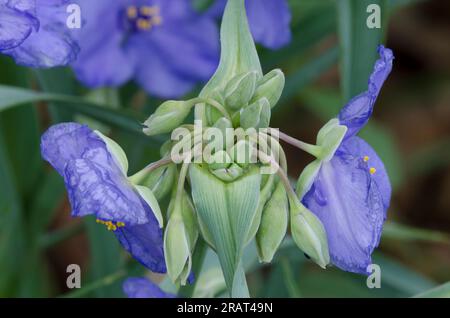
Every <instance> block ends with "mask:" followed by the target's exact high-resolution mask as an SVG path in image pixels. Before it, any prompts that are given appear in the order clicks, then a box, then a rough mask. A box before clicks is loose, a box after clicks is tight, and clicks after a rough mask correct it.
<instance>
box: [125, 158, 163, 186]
mask: <svg viewBox="0 0 450 318" xmlns="http://www.w3.org/2000/svg"><path fill="white" fill-rule="evenodd" d="M170 163H172V159H171V158H170V157H167V158H162V159H161V160H158V161H155V162H152V163H151V164H149V165H148V166H147V167H145V168H144V169H142V170H141V171H138V172H137V173H135V174H134V175H132V176H131V177H128V180H129V181H130V182H131V183H133V184H139V183H140V182H141V181H142V180H143V179H144V178H145V176H146V175H147V174H149V173H150V172H152V171H154V170H156V169H158V168H161V167H162V166H165V165H168V164H170Z"/></svg>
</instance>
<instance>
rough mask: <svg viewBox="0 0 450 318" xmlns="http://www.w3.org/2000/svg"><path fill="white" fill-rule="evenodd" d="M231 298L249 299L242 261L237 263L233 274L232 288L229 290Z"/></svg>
mask: <svg viewBox="0 0 450 318" xmlns="http://www.w3.org/2000/svg"><path fill="white" fill-rule="evenodd" d="M231 298H250V292H249V291H248V285H247V280H246V278H245V270H244V267H243V266H242V261H241V262H240V263H239V265H238V267H237V269H236V272H235V273H234V279H233V286H232V288H231Z"/></svg>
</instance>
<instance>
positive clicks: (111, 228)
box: [95, 219, 125, 231]
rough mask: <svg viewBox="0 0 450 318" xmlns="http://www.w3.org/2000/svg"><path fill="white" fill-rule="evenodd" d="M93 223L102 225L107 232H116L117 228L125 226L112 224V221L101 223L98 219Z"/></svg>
mask: <svg viewBox="0 0 450 318" xmlns="http://www.w3.org/2000/svg"><path fill="white" fill-rule="evenodd" d="M95 222H97V223H99V224H103V225H104V226H106V228H107V229H108V231H116V230H117V229H118V228H120V227H124V226H125V223H124V222H117V223H114V222H112V221H103V220H100V219H97V220H95Z"/></svg>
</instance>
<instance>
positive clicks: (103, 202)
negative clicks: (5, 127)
mask: <svg viewBox="0 0 450 318" xmlns="http://www.w3.org/2000/svg"><path fill="white" fill-rule="evenodd" d="M41 153H42V157H43V158H44V159H45V160H47V161H48V162H49V163H50V164H51V165H52V166H53V167H54V168H55V169H56V171H58V173H59V174H60V175H61V176H62V177H63V178H64V182H65V184H66V188H67V192H68V195H69V200H70V204H71V206H72V215H73V216H86V215H90V214H94V215H95V216H96V217H97V222H98V223H102V224H104V225H106V226H107V228H108V229H109V230H112V231H114V234H115V235H116V237H117V238H118V239H119V241H120V243H121V244H122V246H123V247H124V248H125V249H126V250H127V251H128V252H129V253H130V254H131V255H133V257H134V258H136V259H137V260H138V261H140V262H141V263H142V264H143V265H145V266H146V267H148V268H149V269H150V270H152V271H154V272H159V273H164V272H166V266H165V261H164V252H163V239H162V230H161V229H160V228H159V224H158V221H157V219H156V217H155V216H154V214H153V212H152V210H151V208H150V206H149V205H148V204H147V203H146V202H145V201H144V199H143V198H142V197H141V196H140V195H139V194H138V192H137V190H136V189H135V188H134V186H133V185H132V184H131V183H130V182H129V181H128V180H127V176H126V171H123V169H122V168H121V167H120V164H119V163H118V161H117V160H116V158H115V157H114V156H113V155H112V153H110V151H109V150H108V148H107V145H106V143H105V142H104V141H103V139H102V138H101V137H100V136H99V135H97V134H96V133H95V132H93V131H92V130H91V129H89V128H88V127H87V126H85V125H80V124H77V123H62V124H58V125H55V126H52V127H50V128H49V129H48V131H47V132H46V133H44V135H43V136H42V139H41Z"/></svg>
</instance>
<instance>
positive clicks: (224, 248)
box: [190, 165, 261, 296]
mask: <svg viewBox="0 0 450 318" xmlns="http://www.w3.org/2000/svg"><path fill="white" fill-rule="evenodd" d="M190 179H191V187H192V197H193V200H194V205H195V207H196V209H197V212H198V216H199V218H200V219H201V220H202V222H203V223H204V225H205V226H206V228H207V229H208V230H209V232H210V233H211V236H212V240H213V244H214V246H215V247H216V252H217V254H218V256H219V259H220V263H221V266H222V270H223V272H224V276H225V281H226V283H227V286H228V289H229V290H231V291H233V286H235V287H236V282H238V283H237V285H239V287H242V286H241V285H240V283H241V282H242V281H241V280H240V279H242V275H243V273H242V272H241V269H240V268H239V267H240V262H241V256H242V250H243V248H244V244H245V243H246V238H247V235H248V233H249V230H250V226H251V222H252V220H253V217H254V215H255V213H256V208H257V205H258V200H259V190H260V183H261V175H260V174H259V169H258V168H257V167H254V168H253V169H252V170H250V171H249V172H248V173H247V174H246V175H244V176H243V177H241V178H239V179H237V180H235V181H234V182H231V183H225V182H223V181H221V180H219V179H218V178H216V177H214V176H213V175H212V174H211V173H210V172H209V171H208V170H207V169H206V168H203V167H201V166H199V165H191V167H190ZM234 291H237V290H236V288H235V289H234ZM239 291H242V290H239ZM234 296H241V295H234Z"/></svg>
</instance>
